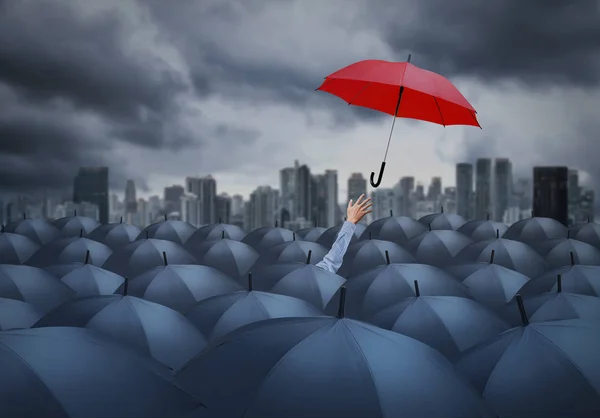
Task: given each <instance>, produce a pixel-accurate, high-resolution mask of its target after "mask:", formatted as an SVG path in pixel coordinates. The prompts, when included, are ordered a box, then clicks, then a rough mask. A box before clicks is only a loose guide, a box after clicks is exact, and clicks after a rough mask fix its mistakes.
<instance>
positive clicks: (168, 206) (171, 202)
mask: <svg viewBox="0 0 600 418" xmlns="http://www.w3.org/2000/svg"><path fill="white" fill-rule="evenodd" d="M184 193H185V189H184V188H183V186H178V185H176V184H174V185H173V186H169V187H165V190H164V201H165V202H164V207H163V210H164V212H165V214H167V215H168V214H170V213H172V212H181V196H183V194H184Z"/></svg>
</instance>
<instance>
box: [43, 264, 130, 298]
mask: <svg viewBox="0 0 600 418" xmlns="http://www.w3.org/2000/svg"><path fill="white" fill-rule="evenodd" d="M86 261H87V260H86ZM61 267H63V268H64V269H61ZM46 270H47V271H50V272H56V273H59V274H57V277H58V278H59V279H60V281H61V282H63V283H64V284H66V285H67V286H69V288H71V290H73V292H75V295H76V297H86V296H100V295H112V294H113V293H115V292H116V291H117V289H119V287H120V286H121V285H122V284H123V283H124V282H125V279H124V278H123V277H121V276H119V275H118V274H116V273H113V272H112V271H108V270H104V269H103V268H100V267H96V266H94V265H92V264H88V263H86V262H84V263H72V264H67V265H63V266H56V267H54V268H53V267H50V268H48V269H46ZM61 270H62V271H61ZM63 272H64V274H60V273H63Z"/></svg>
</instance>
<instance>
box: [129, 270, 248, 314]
mask: <svg viewBox="0 0 600 418" xmlns="http://www.w3.org/2000/svg"><path fill="white" fill-rule="evenodd" d="M242 289H243V287H242V286H241V285H240V284H239V283H238V282H236V281H235V280H233V279H232V278H231V277H229V276H227V275H226V274H224V273H221V272H220V271H219V270H217V269H214V268H212V267H208V266H199V265H176V264H168V265H164V266H160V267H155V268H153V269H151V270H148V271H147V272H145V273H142V274H141V275H139V276H137V277H135V278H134V279H133V280H130V281H129V283H128V287H127V291H128V294H129V295H131V296H137V297H140V298H143V299H146V300H149V301H152V302H156V303H160V304H161V305H165V306H168V307H170V308H172V309H175V310H176V311H179V312H185V311H187V310H188V309H189V308H191V307H192V306H194V304H195V303H196V302H199V301H201V300H204V299H207V298H209V297H212V296H216V295H222V294H225V293H232V292H237V291H239V290H242ZM123 290H124V289H120V291H121V292H122V291H123Z"/></svg>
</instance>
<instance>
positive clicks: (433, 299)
mask: <svg viewBox="0 0 600 418" xmlns="http://www.w3.org/2000/svg"><path fill="white" fill-rule="evenodd" d="M417 284H418V282H417ZM368 322H370V323H372V324H375V325H377V326H379V327H381V328H384V329H389V330H391V331H394V332H398V333H400V334H404V335H407V336H409V337H412V338H414V339H416V340H419V341H421V342H423V343H425V344H427V345H428V346H430V347H433V348H435V349H436V350H438V351H439V352H440V353H442V354H443V355H445V356H446V358H448V359H449V360H450V361H453V362H454V361H457V360H458V358H459V356H460V354H461V353H463V352H464V351H465V350H467V349H469V348H471V347H473V346H475V345H477V344H479V343H481V342H483V341H486V340H488V339H490V338H493V337H496V336H497V335H498V334H500V333H502V332H504V331H506V330H507V329H508V328H509V326H508V324H506V323H505V322H504V321H502V320H501V319H499V318H498V317H497V316H496V314H494V313H493V312H492V311H490V310H488V309H486V308H485V307H484V306H482V305H481V304H479V303H478V302H476V301H474V300H470V299H466V298H460V297H456V296H417V297H412V298H408V299H405V300H403V301H401V302H397V303H395V304H393V305H391V306H389V307H387V308H385V309H383V310H382V311H379V312H377V313H376V314H374V315H373V316H372V317H370V318H368Z"/></svg>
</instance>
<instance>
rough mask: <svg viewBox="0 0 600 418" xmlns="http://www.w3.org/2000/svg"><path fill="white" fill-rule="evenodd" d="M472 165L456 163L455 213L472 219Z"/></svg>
mask: <svg viewBox="0 0 600 418" xmlns="http://www.w3.org/2000/svg"><path fill="white" fill-rule="evenodd" d="M472 199H473V165H472V164H469V163H459V164H456V213H457V214H458V215H460V216H462V217H463V218H465V219H467V220H471V219H473V207H472V206H471V203H472V201H473V200H472Z"/></svg>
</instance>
